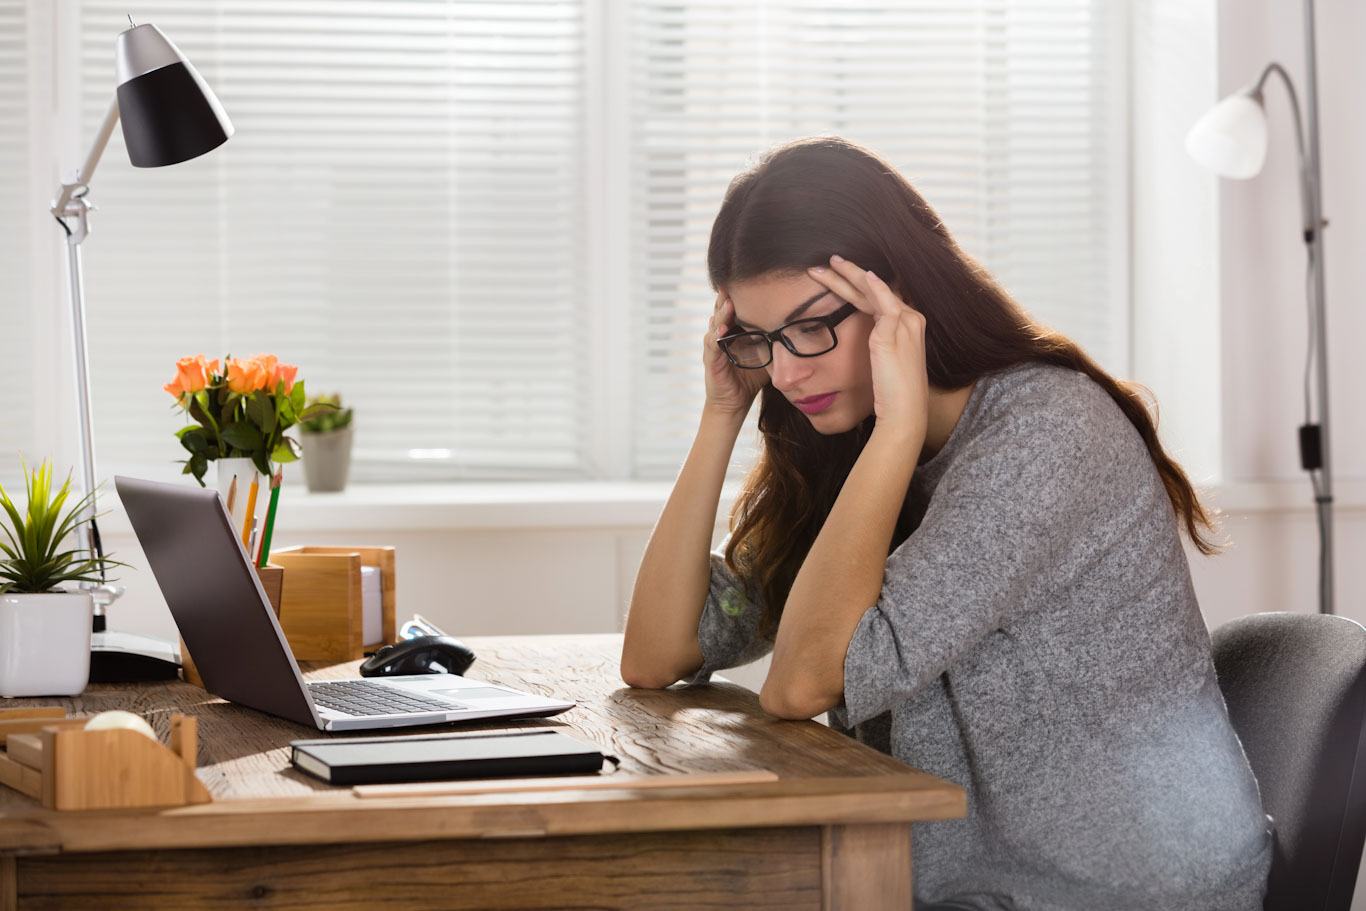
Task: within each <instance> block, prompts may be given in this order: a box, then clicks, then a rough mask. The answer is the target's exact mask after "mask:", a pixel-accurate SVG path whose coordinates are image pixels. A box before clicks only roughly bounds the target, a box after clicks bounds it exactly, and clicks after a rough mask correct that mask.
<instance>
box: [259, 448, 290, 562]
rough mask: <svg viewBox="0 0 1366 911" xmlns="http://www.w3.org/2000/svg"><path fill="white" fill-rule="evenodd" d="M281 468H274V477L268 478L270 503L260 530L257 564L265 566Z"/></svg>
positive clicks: (281, 477) (277, 498) (268, 559)
mask: <svg viewBox="0 0 1366 911" xmlns="http://www.w3.org/2000/svg"><path fill="white" fill-rule="evenodd" d="M284 472H285V470H284V469H283V468H277V469H275V477H273V478H271V479H270V505H269V506H267V507H266V527H265V530H264V531H262V532H261V555H260V557H258V558H257V560H256V565H257V566H265V565H266V563H268V562H269V561H270V533H271V532H273V531H274V530H275V507H276V506H277V505H278V504H279V502H280V481H281V480H282V479H283V477H284Z"/></svg>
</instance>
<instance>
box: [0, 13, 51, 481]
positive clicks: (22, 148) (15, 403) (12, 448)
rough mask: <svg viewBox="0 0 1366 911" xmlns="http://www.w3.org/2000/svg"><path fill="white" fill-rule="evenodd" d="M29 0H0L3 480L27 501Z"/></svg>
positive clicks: (35, 455)
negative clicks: (23, 465) (23, 462)
mask: <svg viewBox="0 0 1366 911" xmlns="http://www.w3.org/2000/svg"><path fill="white" fill-rule="evenodd" d="M24 6H25V4H24V0H0V339H3V340H4V350H3V353H0V484H3V485H4V487H5V489H6V491H8V492H9V494H10V497H11V499H14V500H16V502H19V503H22V502H23V500H24V494H23V491H22V489H20V477H21V475H20V471H19V452H20V450H23V451H24V455H25V458H26V459H27V461H28V462H29V463H30V464H33V463H36V462H38V461H40V460H41V459H42V458H43V457H44V456H45V455H47V453H40V452H35V451H34V449H33V444H34V435H33V409H32V406H31V405H30V402H29V396H30V395H31V394H32V376H31V371H32V368H33V364H32V360H31V357H32V355H31V352H32V349H33V344H32V341H31V331H32V330H31V326H32V316H31V314H32V310H33V307H32V304H31V301H30V289H29V281H28V269H29V258H30V257H29V238H28V226H29V225H30V224H32V220H33V219H32V213H31V212H29V211H28V192H29V161H28V157H29V156H28V135H29V118H28V96H27V86H28V80H27V78H26V71H27V67H28V48H27V42H28V29H27V22H26V18H25V10H24Z"/></svg>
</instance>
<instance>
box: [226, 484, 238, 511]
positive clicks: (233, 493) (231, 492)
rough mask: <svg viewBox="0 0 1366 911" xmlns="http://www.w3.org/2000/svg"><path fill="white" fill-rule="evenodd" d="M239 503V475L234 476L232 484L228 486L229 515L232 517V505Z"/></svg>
mask: <svg viewBox="0 0 1366 911" xmlns="http://www.w3.org/2000/svg"><path fill="white" fill-rule="evenodd" d="M236 502H237V475H233V476H232V483H231V484H229V485H228V515H230V516H231V515H232V504H234V503H236Z"/></svg>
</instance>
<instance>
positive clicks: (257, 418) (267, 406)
mask: <svg viewBox="0 0 1366 911" xmlns="http://www.w3.org/2000/svg"><path fill="white" fill-rule="evenodd" d="M247 417H248V418H250V419H251V422H252V423H253V424H255V425H256V426H257V427H259V428H261V432H262V433H263V434H265V435H267V436H269V435H270V434H271V432H273V431H274V430H275V406H274V404H272V402H271V397H270V396H269V395H267V394H266V393H265V391H264V390H262V389H257V390H256V391H255V392H253V393H252V394H251V398H249V399H247Z"/></svg>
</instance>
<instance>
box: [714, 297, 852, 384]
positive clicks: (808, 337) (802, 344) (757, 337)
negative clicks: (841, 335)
mask: <svg viewBox="0 0 1366 911" xmlns="http://www.w3.org/2000/svg"><path fill="white" fill-rule="evenodd" d="M857 309H858V308H857V307H855V306H854V305H853V304H845V305H844V306H843V307H840V308H839V309H838V310H836V311H835V312H834V313H830V314H827V315H825V316H813V317H810V318H808V319H799V320H795V321H793V322H790V323H788V324H787V325H786V326H779V327H778V328H777V329H774V330H773V331H772V332H732V333H731V334H730V335H727V336H723V337H722V338H718V339H717V340H716V344H718V345H720V346H721V350H722V351H724V352H726V357H727V358H729V359H730V362H731V363H732V364H734V365H735V366H737V367H743V368H744V369H745V370H757V369H759V368H760V367H767V366H768V365H769V363H770V362H771V361H772V360H773V343H774V342H782V343H783V347H784V348H786V349H787V350H788V351H791V352H792V353H793V354H795V355H796V356H797V357H816V356H817V355H821V354H825V353H826V352H827V351H830V350H832V349H833V348H834V347H835V345H837V344H839V339H838V338H836V337H835V327H836V326H838V325H839V324H840V323H842V322H844V319H845V317H847V316H849V314H851V313H853V312H854V311H856V310H857Z"/></svg>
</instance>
